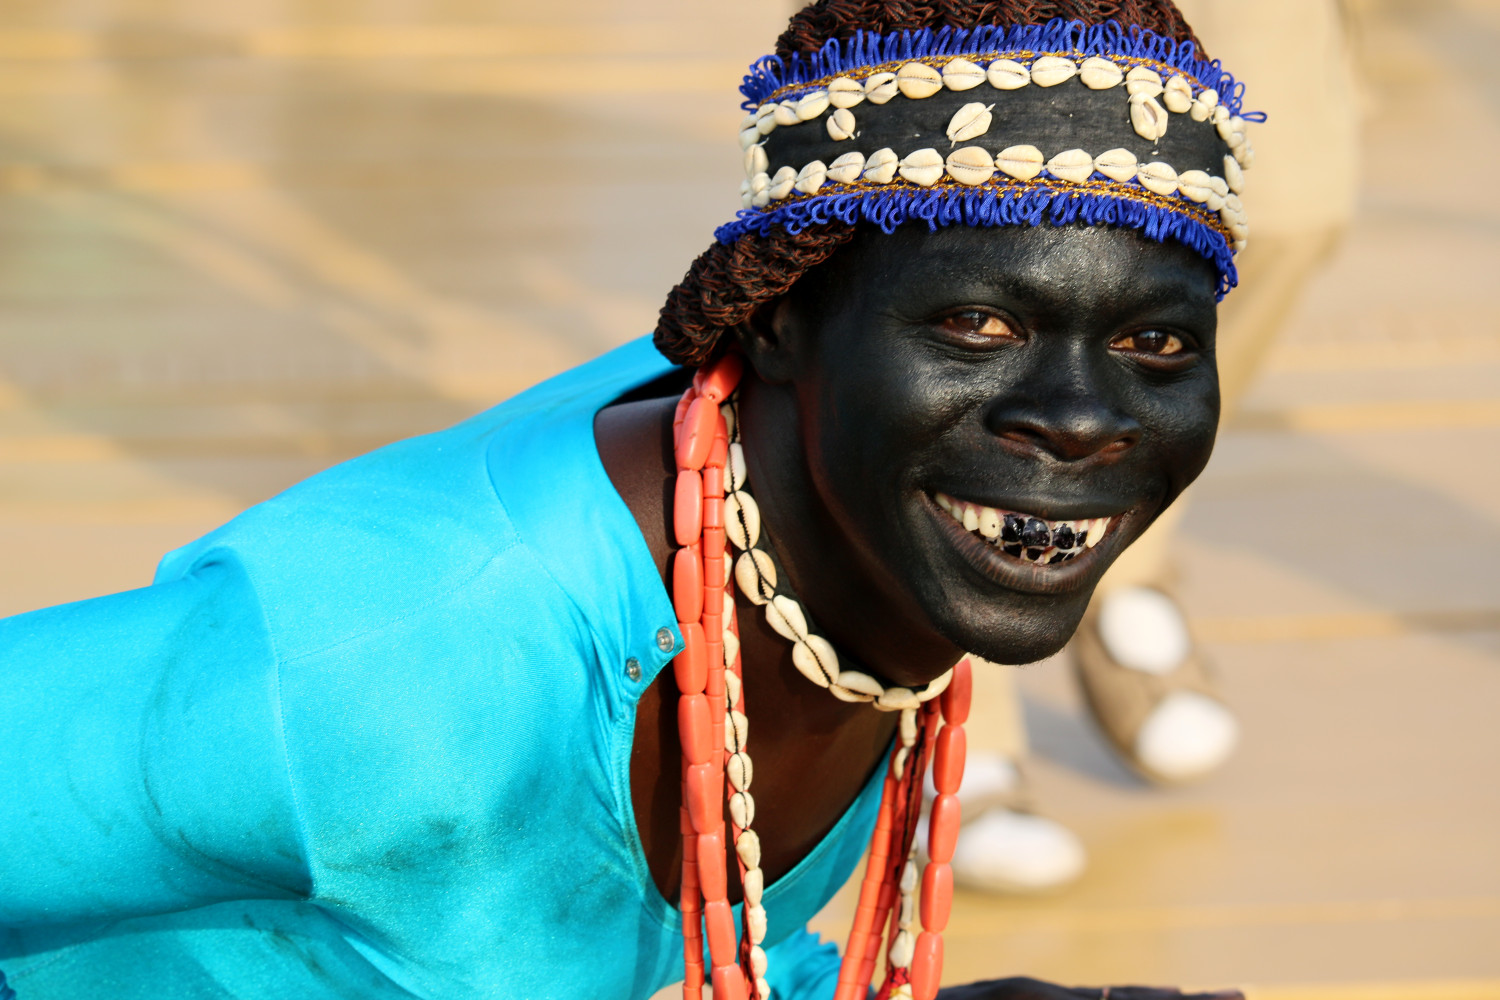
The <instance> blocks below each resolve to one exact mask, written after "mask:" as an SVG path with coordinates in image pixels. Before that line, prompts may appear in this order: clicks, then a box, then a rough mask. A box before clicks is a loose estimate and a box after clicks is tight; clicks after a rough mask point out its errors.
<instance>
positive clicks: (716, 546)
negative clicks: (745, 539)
mask: <svg viewBox="0 0 1500 1000" xmlns="http://www.w3.org/2000/svg"><path fill="white" fill-rule="evenodd" d="M703 554H704V555H705V556H710V557H712V556H722V555H723V554H724V529H723V527H718V528H704V529H703ZM709 582H711V583H723V582H724V578H723V577H720V578H719V579H718V580H711V581H709Z"/></svg>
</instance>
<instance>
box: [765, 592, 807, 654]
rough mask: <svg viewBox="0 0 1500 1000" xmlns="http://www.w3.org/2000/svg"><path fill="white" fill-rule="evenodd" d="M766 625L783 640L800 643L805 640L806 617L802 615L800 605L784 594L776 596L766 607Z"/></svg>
mask: <svg viewBox="0 0 1500 1000" xmlns="http://www.w3.org/2000/svg"><path fill="white" fill-rule="evenodd" d="M766 623H767V624H769V625H770V626H771V627H772V628H773V629H775V630H776V634H777V635H779V636H781V637H782V638H783V639H790V640H791V641H792V642H802V641H803V640H805V639H806V638H807V616H806V615H805V614H803V613H802V605H800V604H798V603H797V602H796V601H794V600H792V599H791V598H790V597H787V596H786V595H785V594H777V595H776V596H775V597H773V598H771V603H770V604H767V605H766Z"/></svg>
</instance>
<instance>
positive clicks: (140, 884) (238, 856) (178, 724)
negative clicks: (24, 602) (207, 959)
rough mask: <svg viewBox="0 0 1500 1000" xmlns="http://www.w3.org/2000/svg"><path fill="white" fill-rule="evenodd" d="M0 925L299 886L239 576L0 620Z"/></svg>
mask: <svg viewBox="0 0 1500 1000" xmlns="http://www.w3.org/2000/svg"><path fill="white" fill-rule="evenodd" d="M0 845H3V849H0V926H10V927H25V926H27V925H36V924H47V923H61V922H67V921H77V920H104V919H112V918H118V917H126V916H135V915H140V914H148V913H163V912H169V911H174V910H184V909H189V908H192V907H197V906H204V905H207V904H209V903H214V902H219V901H221V900H226V899H245V898H281V899H285V898H295V897H299V896H303V895H305V894H306V893H307V892H308V889H309V877H308V874H307V870H306V865H305V864H304V861H303V858H302V851H301V847H300V837H299V835H298V832H297V823H296V814H295V810H294V807H293V801H292V789H291V785H290V780H289V777H288V773H287V764H286V753H285V749H284V747H283V745H282V737H281V728H280V724H279V712H278V703H277V674H276V663H275V657H274V654H273V651H272V649H271V644H270V640H269V637H268V635H267V632H266V627H265V623H264V620H263V618H262V615H261V609H260V606H259V603H258V602H257V600H256V598H255V594H254V592H253V589H252V588H251V585H250V583H249V580H248V579H247V578H246V575H245V573H244V570H243V569H242V568H241V567H240V566H239V564H238V563H237V562H236V561H235V560H234V559H233V557H232V556H226V557H225V558H223V559H221V560H220V561H217V562H211V563H209V564H208V565H204V566H201V567H200V568H198V569H197V570H196V571H195V572H193V573H192V574H190V575H188V576H186V577H183V578H181V579H178V580H173V581H170V582H163V583H159V584H157V585H155V586H151V587H147V588H144V589H142V590H135V591H129V592H126V593H123V594H115V595H112V596H110V597H102V598H98V599H97V600H92V601H83V602H80V603H78V604H70V605H64V606H61V607H57V608H48V609H45V610H42V611H36V612H33V613H30V614H25V615H19V616H17V617H14V618H8V619H4V620H0Z"/></svg>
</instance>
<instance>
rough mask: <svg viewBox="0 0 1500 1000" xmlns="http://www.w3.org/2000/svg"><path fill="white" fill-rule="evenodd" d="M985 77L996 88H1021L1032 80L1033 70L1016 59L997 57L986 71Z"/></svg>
mask: <svg viewBox="0 0 1500 1000" xmlns="http://www.w3.org/2000/svg"><path fill="white" fill-rule="evenodd" d="M985 79H987V80H989V81H990V86H991V87H994V88H995V89H996V90H1020V89H1021V88H1022V87H1024V86H1026V85H1027V84H1028V83H1030V82H1031V70H1029V69H1027V68H1026V67H1025V66H1023V65H1022V64H1021V63H1018V62H1016V61H1015V60H1014V59H996V60H995V61H994V62H992V63H990V68H989V69H988V70H986V71H985Z"/></svg>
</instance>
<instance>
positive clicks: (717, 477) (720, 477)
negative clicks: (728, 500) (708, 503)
mask: <svg viewBox="0 0 1500 1000" xmlns="http://www.w3.org/2000/svg"><path fill="white" fill-rule="evenodd" d="M709 458H710V459H712V458H713V456H712V455H710V456H709ZM714 497H718V498H719V499H720V500H722V499H723V498H724V467H723V466H722V465H713V464H712V463H710V464H709V465H705V466H704V467H703V498H704V499H705V500H709V499H713V498H714Z"/></svg>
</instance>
